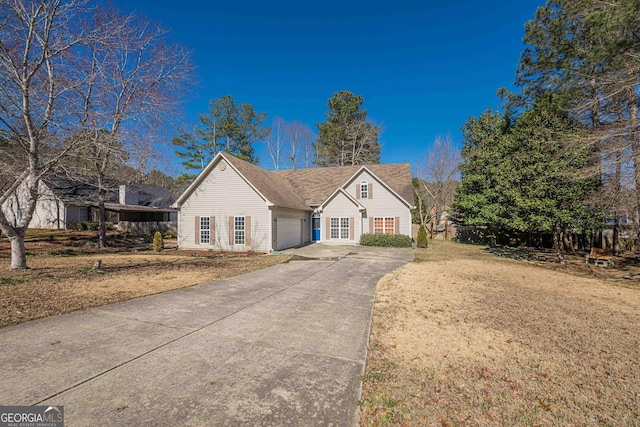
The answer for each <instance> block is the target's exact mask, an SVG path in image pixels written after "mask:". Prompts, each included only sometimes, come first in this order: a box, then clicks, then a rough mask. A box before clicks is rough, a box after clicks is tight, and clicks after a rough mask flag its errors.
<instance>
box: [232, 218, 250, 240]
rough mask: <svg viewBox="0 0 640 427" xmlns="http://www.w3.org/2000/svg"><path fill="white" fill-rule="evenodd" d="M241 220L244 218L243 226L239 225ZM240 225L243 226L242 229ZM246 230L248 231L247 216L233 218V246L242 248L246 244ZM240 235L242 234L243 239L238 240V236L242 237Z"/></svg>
mask: <svg viewBox="0 0 640 427" xmlns="http://www.w3.org/2000/svg"><path fill="white" fill-rule="evenodd" d="M240 218H242V224H239V222H238V220H239V219H240ZM240 225H242V226H241V227H240ZM246 230H247V218H246V217H245V216H234V217H233V244H234V245H239V246H242V245H244V244H245V242H246V241H247V236H246ZM239 233H242V234H241V235H242V238H241V239H239V238H238V236H240V234H239Z"/></svg>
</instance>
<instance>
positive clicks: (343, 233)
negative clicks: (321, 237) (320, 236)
mask: <svg viewBox="0 0 640 427" xmlns="http://www.w3.org/2000/svg"><path fill="white" fill-rule="evenodd" d="M345 222H346V223H347V225H346V226H345V225H344V223H345ZM350 222H351V221H350V220H349V218H348V217H338V216H336V217H331V230H330V236H331V240H349V237H350V234H349V233H350V231H351V230H350V227H351V224H350ZM336 224H337V225H336ZM334 231H335V232H336V234H334Z"/></svg>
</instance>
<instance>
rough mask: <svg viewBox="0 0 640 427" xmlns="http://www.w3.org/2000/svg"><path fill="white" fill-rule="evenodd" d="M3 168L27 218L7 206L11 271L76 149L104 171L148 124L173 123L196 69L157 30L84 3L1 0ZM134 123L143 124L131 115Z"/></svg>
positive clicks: (21, 264) (0, 223) (7, 192)
mask: <svg viewBox="0 0 640 427" xmlns="http://www.w3.org/2000/svg"><path fill="white" fill-rule="evenodd" d="M0 16H1V17H2V18H0V19H2V21H1V22H0V137H1V138H2V139H3V140H4V141H7V143H8V148H7V149H6V150H2V151H1V152H0V166H1V167H2V169H3V172H4V174H6V175H9V176H11V177H12V185H9V186H7V187H6V188H4V189H3V191H2V195H0V206H3V205H4V202H5V201H7V200H8V198H9V197H11V196H12V195H15V194H16V191H17V190H18V189H19V188H20V189H21V190H20V194H21V197H22V199H23V200H22V203H21V209H20V215H18V216H19V218H18V216H15V217H13V218H11V220H10V218H9V217H8V216H7V215H6V213H5V211H4V209H3V210H1V211H0V230H1V231H2V232H3V233H4V234H5V235H6V236H7V237H8V238H9V240H10V241H11V265H10V268H11V269H26V268H27V262H26V252H25V248H24V236H25V233H26V230H27V227H28V226H29V223H30V222H31V219H32V218H33V214H34V210H35V208H36V203H37V200H38V197H39V195H40V191H41V179H42V177H43V176H44V175H46V174H49V173H52V172H54V171H55V170H57V169H59V168H60V167H61V166H64V165H62V162H63V160H65V158H66V157H68V156H69V155H70V154H74V156H78V155H80V156H82V157H83V158H81V159H80V160H79V161H75V163H74V165H72V169H74V168H77V166H78V165H80V164H82V165H84V166H85V167H87V166H89V165H91V168H92V169H93V170H94V172H96V173H98V174H102V176H103V177H104V171H105V170H107V169H108V168H109V167H110V166H111V165H112V164H113V162H114V159H116V158H117V157H118V156H120V155H122V154H123V153H125V152H126V146H127V143H128V142H129V141H131V140H132V139H133V138H134V136H135V135H136V129H139V127H144V126H145V125H146V126H149V127H150V128H152V127H153V126H154V124H153V122H154V121H155V122H156V123H157V122H158V121H159V120H162V119H165V118H166V117H167V116H168V115H169V114H167V113H168V112H169V111H171V109H172V108H173V107H174V106H175V105H177V104H176V103H175V101H176V100H177V99H179V98H180V96H179V95H180V93H181V85H180V83H181V82H182V81H183V80H181V79H182V78H183V77H184V76H186V75H188V74H189V73H190V71H191V67H190V66H189V63H188V53H187V52H185V51H184V50H182V49H181V48H179V47H176V46H171V45H169V44H168V43H167V42H166V41H165V40H164V35H165V32H164V31H163V30H161V29H160V28H159V27H158V26H156V25H154V24H151V23H149V22H145V21H143V20H140V19H138V18H136V17H134V16H133V15H127V16H123V15H120V14H119V13H118V12H116V11H114V10H110V9H96V8H90V7H88V6H87V4H86V3H85V2H84V1H82V0H54V1H42V2H35V1H22V0H0ZM129 119H135V120H129Z"/></svg>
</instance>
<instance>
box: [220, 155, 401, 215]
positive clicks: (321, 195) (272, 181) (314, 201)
mask: <svg viewBox="0 0 640 427" xmlns="http://www.w3.org/2000/svg"><path fill="white" fill-rule="evenodd" d="M224 158H225V159H227V160H228V161H229V162H230V163H231V164H232V165H233V166H234V167H235V168H236V169H237V170H238V171H239V172H240V173H241V174H242V175H243V176H244V177H245V178H247V180H249V182H251V183H252V184H253V185H254V186H255V187H256V189H257V190H258V191H259V192H260V193H262V194H263V195H264V196H265V197H266V198H267V199H268V200H269V201H270V202H272V203H274V204H275V205H276V206H280V207H288V208H294V209H306V210H308V209H309V207H311V206H319V205H320V204H322V203H323V202H324V201H325V200H326V199H327V198H328V197H329V196H330V195H331V194H332V193H333V192H334V191H335V190H336V189H337V188H338V187H341V186H342V185H344V184H345V183H346V182H347V180H348V179H349V178H351V177H352V176H353V175H354V174H355V173H356V172H358V171H359V170H360V169H361V168H362V166H333V167H326V168H314V169H296V170H286V171H267V170H265V169H262V168H261V167H258V166H256V165H253V164H251V163H248V162H245V161H244V160H240V159H239V158H237V157H235V156H232V155H229V154H224ZM366 167H367V169H369V170H370V171H371V172H372V173H373V174H375V175H376V176H377V177H378V178H380V179H381V180H382V181H384V182H385V184H386V185H388V186H389V187H390V188H391V189H392V190H393V191H395V192H396V193H398V195H399V196H400V197H402V198H403V199H404V200H405V201H406V202H407V203H409V204H412V202H413V189H412V187H411V168H410V166H409V164H408V163H396V164H387V165H381V164H377V165H367V166H366Z"/></svg>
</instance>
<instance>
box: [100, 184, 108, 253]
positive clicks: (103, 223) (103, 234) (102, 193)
mask: <svg viewBox="0 0 640 427" xmlns="http://www.w3.org/2000/svg"><path fill="white" fill-rule="evenodd" d="M106 194H107V190H105V188H104V181H103V177H102V176H98V247H100V248H106V247H107V246H109V243H108V242H107V227H106V213H105V209H104V202H105V199H106Z"/></svg>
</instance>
